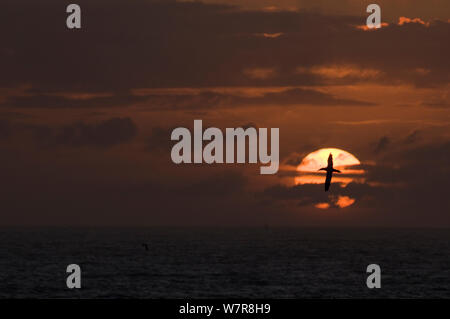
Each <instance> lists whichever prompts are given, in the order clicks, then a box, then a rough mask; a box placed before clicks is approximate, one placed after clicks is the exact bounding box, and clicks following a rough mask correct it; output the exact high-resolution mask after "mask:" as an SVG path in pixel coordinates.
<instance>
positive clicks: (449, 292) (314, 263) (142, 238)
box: [0, 228, 450, 298]
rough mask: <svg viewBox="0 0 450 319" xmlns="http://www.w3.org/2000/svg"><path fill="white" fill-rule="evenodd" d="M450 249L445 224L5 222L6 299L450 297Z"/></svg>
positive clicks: (2, 266) (1, 269) (1, 288)
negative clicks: (373, 283)
mask: <svg viewBox="0 0 450 319" xmlns="http://www.w3.org/2000/svg"><path fill="white" fill-rule="evenodd" d="M142 243H147V244H148V246H149V250H148V251H146V250H145V249H144V247H143V246H142ZM449 253H450V231H449V230H405V229H403V230H399V229H397V230H395V229H390V230H385V229H384V230H380V229H363V230H348V229H347V230H330V229H268V230H265V229H194V228H191V229H163V228H155V229H151V228H149V229H2V230H0V258H1V259H0V297H2V298H5V297H9V298H11V297H14V298H23V297H26V298H60V297H63V298H79V297H84V298H119V297H120V298H128V297H138V298H196V297H199V298H212V297H248V298H266V297H267V298H305V297H306V298H329V297H331V298H345V297H356V298H373V297H375V298H377V297H403V298H417V297H421V298H432V297H438V298H450V255H449ZM72 263H76V264H79V265H80V266H81V269H82V288H81V289H72V290H69V289H68V288H66V276H67V274H66V267H67V265H68V264H72ZM371 263H376V264H379V265H380V266H381V270H382V279H381V284H382V288H381V289H371V290H370V289H368V288H367V287H366V277H367V274H366V267H367V265H368V264H371Z"/></svg>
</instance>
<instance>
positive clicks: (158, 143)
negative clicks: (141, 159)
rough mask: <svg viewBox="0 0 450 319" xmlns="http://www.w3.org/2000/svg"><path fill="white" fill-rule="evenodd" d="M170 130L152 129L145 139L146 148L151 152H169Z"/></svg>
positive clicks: (170, 142)
mask: <svg viewBox="0 0 450 319" xmlns="http://www.w3.org/2000/svg"><path fill="white" fill-rule="evenodd" d="M171 133H172V129H168V128H163V127H154V128H152V131H151V133H150V135H149V136H148V137H147V139H146V147H147V149H148V150H149V151H151V152H161V151H165V152H167V154H169V152H170V148H171V145H172V143H173V142H172V141H171V139H170V136H171Z"/></svg>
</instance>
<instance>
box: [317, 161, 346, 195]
mask: <svg viewBox="0 0 450 319" xmlns="http://www.w3.org/2000/svg"><path fill="white" fill-rule="evenodd" d="M319 171H326V172H327V178H326V179H325V191H328V189H329V188H330V183H331V177H332V176H333V172H337V173H340V172H341V171H340V170H337V169H334V168H333V155H331V153H330V155H329V156H328V166H327V167H322V168H321V169H319Z"/></svg>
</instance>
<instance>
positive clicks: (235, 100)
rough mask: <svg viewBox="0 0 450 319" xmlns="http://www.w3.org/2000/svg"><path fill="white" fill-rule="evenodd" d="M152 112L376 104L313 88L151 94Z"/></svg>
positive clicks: (148, 97) (149, 96) (149, 102)
mask: <svg viewBox="0 0 450 319" xmlns="http://www.w3.org/2000/svg"><path fill="white" fill-rule="evenodd" d="M146 105H148V107H149V108H153V109H160V110H164V109H166V110H167V109H172V110H179V109H182V110H185V109H186V110H196V109H209V108H218V107H242V106H250V105H255V106H282V107H289V106H295V105H317V106H373V105H375V104H374V103H371V102H366V101H359V100H352V99H343V98H339V97H336V96H334V95H332V94H327V93H323V92H320V91H317V90H313V89H301V88H295V89H288V90H284V91H281V92H267V93H266V94H264V95H262V96H256V97H251V96H239V95H234V94H224V93H217V92H213V91H206V92H200V93H199V94H189V95H187V94H174V95H161V94H158V95H148V96H147V104H146Z"/></svg>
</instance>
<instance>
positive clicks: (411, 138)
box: [404, 130, 422, 144]
mask: <svg viewBox="0 0 450 319" xmlns="http://www.w3.org/2000/svg"><path fill="white" fill-rule="evenodd" d="M421 134H422V132H421V131H419V130H414V131H412V132H411V133H410V134H408V135H407V136H406V137H405V140H404V142H405V143H406V144H412V143H415V142H417V141H418V140H419V139H420V137H421Z"/></svg>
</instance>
